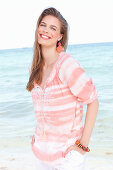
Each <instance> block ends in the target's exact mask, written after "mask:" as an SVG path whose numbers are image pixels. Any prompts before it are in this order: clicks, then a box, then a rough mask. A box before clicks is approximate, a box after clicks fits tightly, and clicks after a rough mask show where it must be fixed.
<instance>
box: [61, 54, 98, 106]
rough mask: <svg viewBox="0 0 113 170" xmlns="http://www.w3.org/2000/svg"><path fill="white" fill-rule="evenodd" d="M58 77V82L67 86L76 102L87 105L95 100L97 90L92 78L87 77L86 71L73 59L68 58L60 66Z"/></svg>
mask: <svg viewBox="0 0 113 170" xmlns="http://www.w3.org/2000/svg"><path fill="white" fill-rule="evenodd" d="M58 75H59V78H60V80H61V81H62V82H63V83H66V84H67V85H68V87H69V89H70V90H71V92H72V94H73V95H74V96H76V98H77V101H79V102H81V103H83V104H89V103H92V102H93V101H94V100H95V99H97V90H96V87H95V85H94V84H93V81H92V78H91V77H88V76H87V74H86V71H85V70H84V69H83V68H82V67H81V66H80V64H79V62H78V61H77V60H75V59H74V57H72V56H70V57H68V58H67V59H66V60H65V61H64V62H63V63H62V64H61V67H60V69H59V73H58Z"/></svg>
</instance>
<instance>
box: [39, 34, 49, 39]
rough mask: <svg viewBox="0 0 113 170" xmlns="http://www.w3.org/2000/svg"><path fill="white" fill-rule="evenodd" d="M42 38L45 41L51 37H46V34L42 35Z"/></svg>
mask: <svg viewBox="0 0 113 170" xmlns="http://www.w3.org/2000/svg"><path fill="white" fill-rule="evenodd" d="M40 37H41V38H43V39H44V40H48V39H50V37H48V36H46V35H44V34H40Z"/></svg>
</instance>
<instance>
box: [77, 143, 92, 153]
mask: <svg viewBox="0 0 113 170" xmlns="http://www.w3.org/2000/svg"><path fill="white" fill-rule="evenodd" d="M75 144H76V145H77V146H78V147H79V148H82V149H83V150H84V151H86V152H89V151H90V149H89V148H88V147H85V146H83V145H82V144H81V143H80V141H78V140H77V141H76V142H75Z"/></svg>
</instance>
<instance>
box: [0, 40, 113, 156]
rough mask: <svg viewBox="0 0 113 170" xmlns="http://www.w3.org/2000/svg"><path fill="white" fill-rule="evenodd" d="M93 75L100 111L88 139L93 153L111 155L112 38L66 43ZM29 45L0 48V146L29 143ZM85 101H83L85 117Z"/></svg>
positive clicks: (33, 120) (31, 110) (32, 118)
mask: <svg viewBox="0 0 113 170" xmlns="http://www.w3.org/2000/svg"><path fill="white" fill-rule="evenodd" d="M67 52H68V53H70V54H71V55H73V56H74V57H75V58H76V59H77V60H78V61H79V63H80V64H81V66H82V67H83V68H84V69H85V71H86V72H87V75H88V76H90V77H92V80H93V83H94V84H95V86H96V88H97V91H98V99H99V111H98V116H97V120H96V123H95V127H94V129H93V133H92V136H91V139H90V148H91V149H92V153H91V154H92V155H98V156H100V157H102V156H105V157H106V159H107V158H113V42H109V43H95V44H81V45H69V46H68V49H67ZM32 57H33V49H32V48H21V49H10V50H0V149H1V150H4V148H6V147H7V148H8V147H9V148H10V147H14V146H15V147H24V146H26V145H27V146H29V145H30V142H31V136H32V135H33V133H34V130H35V129H34V128H35V125H36V118H35V114H34V108H33V103H32V98H31V93H30V92H28V91H27V90H26V89H25V88H26V84H27V82H28V77H29V73H28V66H29V63H31V61H32ZM85 111H86V105H84V118H85Z"/></svg>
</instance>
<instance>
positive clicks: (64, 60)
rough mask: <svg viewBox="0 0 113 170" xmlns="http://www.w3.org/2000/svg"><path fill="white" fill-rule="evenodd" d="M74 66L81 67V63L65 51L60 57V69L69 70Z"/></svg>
mask: <svg viewBox="0 0 113 170" xmlns="http://www.w3.org/2000/svg"><path fill="white" fill-rule="evenodd" d="M73 64H74V65H77V66H80V63H79V61H78V60H77V59H76V58H75V57H74V56H73V55H71V54H70V53H67V52H65V51H63V52H62V53H61V57H60V60H59V67H60V68H61V67H63V68H64V67H65V68H68V67H70V66H72V65H73Z"/></svg>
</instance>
